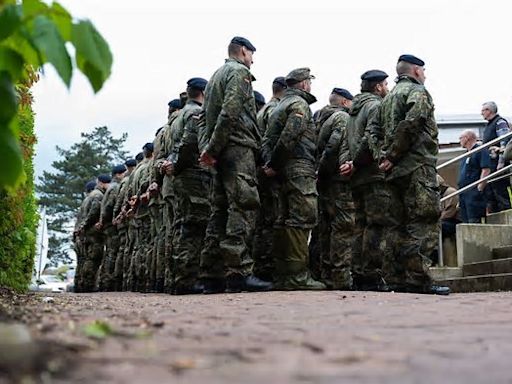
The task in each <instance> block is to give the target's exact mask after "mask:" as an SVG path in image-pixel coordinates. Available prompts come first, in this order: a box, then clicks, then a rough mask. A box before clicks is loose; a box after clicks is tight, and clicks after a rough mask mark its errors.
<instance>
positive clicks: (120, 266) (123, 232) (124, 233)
mask: <svg viewBox="0 0 512 384" xmlns="http://www.w3.org/2000/svg"><path fill="white" fill-rule="evenodd" d="M117 236H118V237H119V248H118V250H117V254H116V262H115V266H114V276H113V279H112V283H113V289H114V291H122V290H123V271H124V253H125V249H126V244H127V241H128V227H127V226H126V225H122V226H120V227H118V228H117Z"/></svg>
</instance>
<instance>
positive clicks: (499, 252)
mask: <svg viewBox="0 0 512 384" xmlns="http://www.w3.org/2000/svg"><path fill="white" fill-rule="evenodd" d="M509 257H512V245H504V246H502V247H495V248H493V249H492V258H493V259H506V258H509Z"/></svg>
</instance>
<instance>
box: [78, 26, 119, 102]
mask: <svg viewBox="0 0 512 384" xmlns="http://www.w3.org/2000/svg"><path fill="white" fill-rule="evenodd" d="M72 43H73V45H74V46H75V49H76V63H77V66H78V68H79V69H80V71H82V72H83V74H84V75H85V76H87V78H88V79H89V82H90V83H91V85H92V87H93V89H94V92H98V91H99V90H100V89H101V87H102V86H103V84H104V83H105V81H106V80H107V79H108V77H109V76H110V71H111V69H112V53H111V52H110V48H109V46H108V44H107V42H106V41H105V39H104V38H103V36H101V35H100V33H99V32H98V31H97V30H96V28H95V27H94V25H92V23H91V22H90V21H88V20H82V21H79V22H78V23H77V24H74V25H73V38H72Z"/></svg>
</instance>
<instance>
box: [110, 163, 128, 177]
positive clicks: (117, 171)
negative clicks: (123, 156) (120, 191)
mask: <svg viewBox="0 0 512 384" xmlns="http://www.w3.org/2000/svg"><path fill="white" fill-rule="evenodd" d="M125 171H126V167H125V166H124V164H119V165H116V166H115V167H114V168H112V175H118V174H120V173H124V172H125Z"/></svg>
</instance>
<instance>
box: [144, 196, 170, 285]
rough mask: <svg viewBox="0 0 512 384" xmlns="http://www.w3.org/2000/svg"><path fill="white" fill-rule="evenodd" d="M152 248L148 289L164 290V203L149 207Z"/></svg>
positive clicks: (149, 258)
mask: <svg viewBox="0 0 512 384" xmlns="http://www.w3.org/2000/svg"><path fill="white" fill-rule="evenodd" d="M149 209H150V212H151V232H152V237H153V239H154V240H153V248H152V249H151V251H150V255H148V270H149V279H148V280H149V285H148V287H147V288H148V291H155V292H163V291H164V273H165V233H166V223H165V220H164V209H165V205H164V204H154V205H152V206H151V207H150V208H149Z"/></svg>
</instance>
